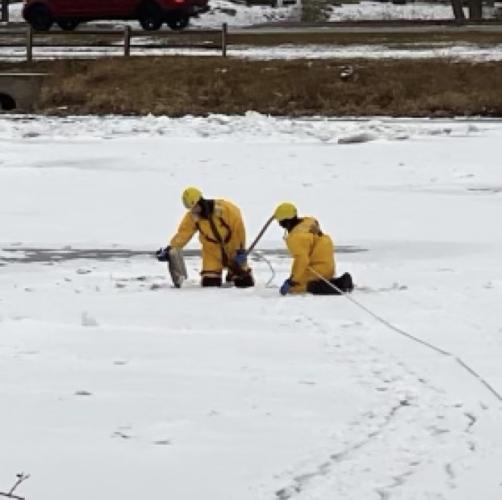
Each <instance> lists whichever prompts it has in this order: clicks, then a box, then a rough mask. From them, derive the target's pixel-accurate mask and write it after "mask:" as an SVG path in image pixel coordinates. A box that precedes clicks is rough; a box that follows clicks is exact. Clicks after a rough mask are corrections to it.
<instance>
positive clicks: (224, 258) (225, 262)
mask: <svg viewBox="0 0 502 500" xmlns="http://www.w3.org/2000/svg"><path fill="white" fill-rule="evenodd" d="M219 219H220V222H221V224H222V226H223V227H224V228H225V229H227V231H228V234H227V237H226V238H225V241H223V238H222V237H221V234H220V233H219V231H218V228H217V227H216V224H215V222H214V220H213V217H212V216H211V215H210V216H209V217H208V221H209V225H210V226H211V231H212V232H213V235H214V237H215V238H216V240H217V241H216V242H215V243H218V244H219V245H220V249H221V261H222V262H223V265H224V266H225V267H228V266H229V260H228V255H227V252H225V244H226V243H228V242H229V241H230V237H231V236H232V233H231V231H230V227H229V226H228V224H227V223H226V222H225V221H224V220H223V219H222V218H221V217H219ZM209 241H211V240H209Z"/></svg>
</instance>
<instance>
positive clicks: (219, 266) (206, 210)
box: [157, 187, 254, 288]
mask: <svg viewBox="0 0 502 500" xmlns="http://www.w3.org/2000/svg"><path fill="white" fill-rule="evenodd" d="M182 201H183V205H184V206H185V208H186V209H187V210H188V211H187V213H186V214H185V216H184V217H183V219H182V220H181V223H180V225H179V227H178V231H177V232H176V234H175V235H174V236H173V237H172V238H171V241H170V243H169V246H168V247H167V248H163V249H161V250H159V251H158V252H157V258H159V260H163V259H164V257H165V255H168V253H169V249H170V248H171V247H172V248H179V249H181V248H183V247H184V246H185V245H186V244H187V243H188V242H189V241H190V240H191V238H192V236H193V235H194V234H195V233H196V232H198V233H199V241H200V243H201V244H202V272H201V276H202V279H201V285H202V286H204V287H207V286H221V283H222V271H223V269H227V270H228V272H227V276H226V281H227V282H229V281H233V283H234V284H235V286H236V287H240V288H246V287H250V286H254V279H253V275H252V273H251V269H250V268H249V267H248V265H247V258H246V250H245V249H246V230H245V228H244V222H243V220H242V216H241V212H240V210H239V208H238V207H237V206H236V205H234V204H233V203H231V202H230V201H227V200H219V199H218V200H210V199H205V198H204V197H203V196H202V192H201V191H200V190H199V189H197V188H195V187H189V188H187V189H185V190H184V191H183V194H182ZM166 260H167V259H166Z"/></svg>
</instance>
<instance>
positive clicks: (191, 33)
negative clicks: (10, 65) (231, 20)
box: [0, 23, 228, 62]
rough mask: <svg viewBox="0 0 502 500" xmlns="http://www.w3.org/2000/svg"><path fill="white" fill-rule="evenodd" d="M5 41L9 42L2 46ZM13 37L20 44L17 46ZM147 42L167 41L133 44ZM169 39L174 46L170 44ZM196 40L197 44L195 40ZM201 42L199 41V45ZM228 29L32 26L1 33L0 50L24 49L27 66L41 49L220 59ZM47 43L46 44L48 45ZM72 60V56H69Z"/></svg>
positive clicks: (225, 27) (225, 45) (224, 54)
mask: <svg viewBox="0 0 502 500" xmlns="http://www.w3.org/2000/svg"><path fill="white" fill-rule="evenodd" d="M6 37H8V38H9V39H10V41H8V42H5V38H6ZM16 37H17V38H18V39H20V40H23V41H22V42H21V41H20V42H19V43H16V40H15V39H16ZM90 37H94V38H96V37H99V38H100V39H101V41H100V42H99V43H95V42H94V43H91V44H85V43H82V41H79V42H78V43H70V44H55V43H54V38H73V39H86V38H90ZM113 38H115V39H117V38H118V39H119V40H121V41H122V44H121V45H116V44H111V43H104V42H103V41H102V39H113ZM141 38H143V39H144V38H150V39H154V40H159V39H167V43H159V42H158V41H157V42H156V43H155V42H150V43H133V40H134V39H141ZM204 38H205V40H204ZM44 39H45V42H44V43H39V44H37V41H40V40H44ZM169 39H171V40H175V41H176V43H170V42H169ZM194 39H197V40H194ZM201 39H202V41H201ZM227 40H228V26H227V23H223V24H222V27H221V29H211V30H183V31H175V32H173V31H155V32H145V31H134V30H133V29H131V27H130V26H128V25H126V26H124V28H123V29H122V30H76V31H56V30H55V31H34V30H33V29H32V28H31V26H28V27H27V28H26V29H25V30H11V29H8V30H3V29H0V47H4V48H5V47H11V48H20V47H24V48H25V50H26V52H25V54H26V56H25V59H26V61H27V62H32V61H33V60H35V54H34V49H36V48H37V47H40V48H86V47H91V48H92V47H100V48H103V47H104V48H115V49H116V48H120V47H121V48H122V55H123V56H124V57H129V56H130V55H131V50H132V49H143V50H148V49H170V48H190V49H213V50H214V49H216V50H220V51H221V55H222V57H226V56H227ZM48 42H49V43H48ZM69 55H70V56H71V52H69Z"/></svg>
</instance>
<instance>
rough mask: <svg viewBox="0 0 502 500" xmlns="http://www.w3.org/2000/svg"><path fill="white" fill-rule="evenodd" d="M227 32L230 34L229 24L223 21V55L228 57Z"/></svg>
mask: <svg viewBox="0 0 502 500" xmlns="http://www.w3.org/2000/svg"><path fill="white" fill-rule="evenodd" d="M227 34H228V24H227V23H223V25H222V27H221V55H222V56H223V57H227Z"/></svg>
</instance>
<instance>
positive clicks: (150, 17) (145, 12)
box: [138, 3, 163, 31]
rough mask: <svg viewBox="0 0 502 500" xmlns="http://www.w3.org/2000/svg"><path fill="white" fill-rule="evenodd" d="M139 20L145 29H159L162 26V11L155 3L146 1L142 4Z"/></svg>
mask: <svg viewBox="0 0 502 500" xmlns="http://www.w3.org/2000/svg"><path fill="white" fill-rule="evenodd" d="M138 20H139V24H141V27H142V28H143V29H144V30H145V31H157V30H158V29H159V28H160V27H161V26H162V22H163V18H162V11H161V10H160V8H159V7H158V6H157V5H156V4H154V3H145V4H143V5H142V6H141V9H140V11H139V19H138Z"/></svg>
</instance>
